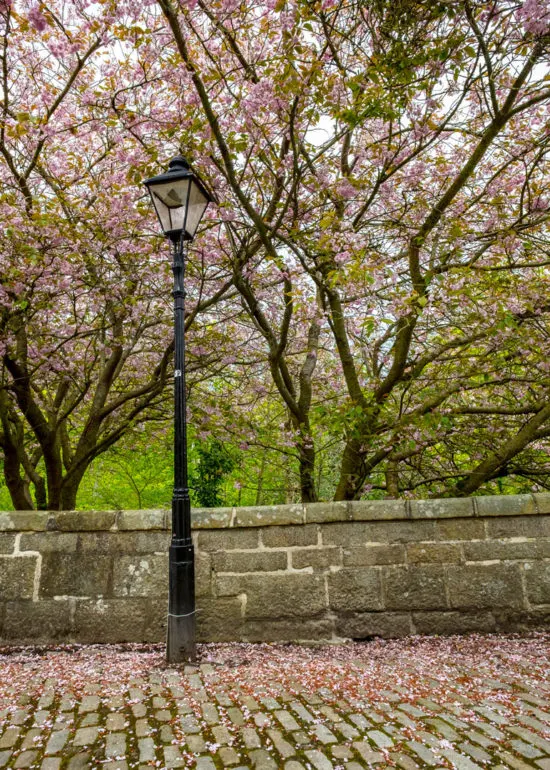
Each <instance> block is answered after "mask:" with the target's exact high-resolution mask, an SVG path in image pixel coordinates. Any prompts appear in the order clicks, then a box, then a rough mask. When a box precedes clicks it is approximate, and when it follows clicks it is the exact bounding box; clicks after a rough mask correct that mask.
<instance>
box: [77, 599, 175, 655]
mask: <svg viewBox="0 0 550 770" xmlns="http://www.w3.org/2000/svg"><path fill="white" fill-rule="evenodd" d="M158 603H159V604H161V605H162V604H163V605H164V607H165V608H166V606H167V600H166V599H165V600H164V601H163V599H161V598H159V600H158ZM165 612H166V610H165ZM150 615H151V604H150V602H148V601H147V600H145V599H139V598H137V597H134V598H132V599H131V600H130V599H107V600H105V599H81V600H78V601H77V602H76V609H75V615H74V625H73V631H72V636H73V641H76V642H86V643H93V642H97V641H98V638H97V637H98V628H101V629H102V632H101V636H102V639H101V641H102V642H105V643H107V644H108V643H110V642H139V641H143V640H144V636H145V634H144V629H145V627H146V625H147V624H148V621H149V619H150Z"/></svg>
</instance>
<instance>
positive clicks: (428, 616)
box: [412, 611, 496, 636]
mask: <svg viewBox="0 0 550 770" xmlns="http://www.w3.org/2000/svg"><path fill="white" fill-rule="evenodd" d="M412 619H413V623H414V628H415V632H416V633H417V634H428V635H434V634H435V635H437V636H452V635H453V634H469V633H474V632H479V633H487V632H491V631H495V630H496V621H495V618H494V616H493V614H492V613H491V612H489V611H481V612H413V615H412Z"/></svg>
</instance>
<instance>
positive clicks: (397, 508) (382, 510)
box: [349, 500, 408, 521]
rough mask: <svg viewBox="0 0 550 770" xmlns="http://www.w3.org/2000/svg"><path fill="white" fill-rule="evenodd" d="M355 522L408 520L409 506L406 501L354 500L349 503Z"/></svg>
mask: <svg viewBox="0 0 550 770" xmlns="http://www.w3.org/2000/svg"><path fill="white" fill-rule="evenodd" d="M349 509H350V513H351V516H350V518H351V519H353V521H383V520H385V519H386V520H387V519H406V518H408V517H407V505H406V502H405V501H404V500H353V501H352V502H351V503H349Z"/></svg>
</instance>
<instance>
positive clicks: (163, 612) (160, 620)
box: [140, 590, 200, 642]
mask: <svg viewBox="0 0 550 770" xmlns="http://www.w3.org/2000/svg"><path fill="white" fill-rule="evenodd" d="M197 600H198V601H200V599H199V598H198V597H197ZM140 602H143V604H141V607H142V611H143V618H144V620H143V631H142V639H141V641H143V642H165V641H166V627H167V617H168V590H167V591H166V593H165V594H164V595H163V596H158V597H156V598H155V599H141V600H140Z"/></svg>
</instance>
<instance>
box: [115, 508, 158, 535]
mask: <svg viewBox="0 0 550 770" xmlns="http://www.w3.org/2000/svg"><path fill="white" fill-rule="evenodd" d="M116 527H117V529H119V530H121V531H126V530H142V529H145V530H149V529H162V530H164V529H166V511H165V510H147V511H118V513H117V514H116Z"/></svg>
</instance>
